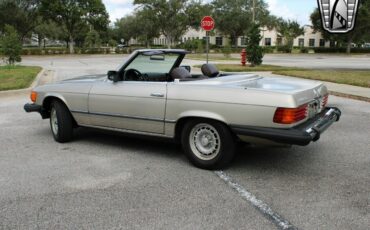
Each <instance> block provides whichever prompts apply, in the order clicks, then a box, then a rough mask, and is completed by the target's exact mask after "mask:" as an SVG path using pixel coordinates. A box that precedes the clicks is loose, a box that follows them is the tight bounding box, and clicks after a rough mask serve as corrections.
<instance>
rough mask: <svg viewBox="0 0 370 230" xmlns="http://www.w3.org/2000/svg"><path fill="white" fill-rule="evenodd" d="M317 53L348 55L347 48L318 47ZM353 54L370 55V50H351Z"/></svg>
mask: <svg viewBox="0 0 370 230" xmlns="http://www.w3.org/2000/svg"><path fill="white" fill-rule="evenodd" d="M313 49H314V51H315V53H346V52H347V48H346V47H330V48H329V47H317V48H313ZM351 53H370V48H351Z"/></svg>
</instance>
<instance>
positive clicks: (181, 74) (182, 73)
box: [170, 67, 191, 80]
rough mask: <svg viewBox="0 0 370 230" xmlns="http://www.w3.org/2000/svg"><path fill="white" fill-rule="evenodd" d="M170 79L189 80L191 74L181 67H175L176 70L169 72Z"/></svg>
mask: <svg viewBox="0 0 370 230" xmlns="http://www.w3.org/2000/svg"><path fill="white" fill-rule="evenodd" d="M170 75H171V77H172V79H174V80H175V79H180V80H181V79H185V78H191V74H190V73H189V71H187V70H186V69H185V68H182V67H177V68H174V69H173V70H172V71H171V74H170Z"/></svg>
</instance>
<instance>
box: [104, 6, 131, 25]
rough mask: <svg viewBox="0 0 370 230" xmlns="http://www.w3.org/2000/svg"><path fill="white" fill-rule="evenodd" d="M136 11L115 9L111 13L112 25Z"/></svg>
mask: <svg viewBox="0 0 370 230" xmlns="http://www.w3.org/2000/svg"><path fill="white" fill-rule="evenodd" d="M133 11H134V7H132V6H130V7H121V8H115V9H113V10H112V11H110V12H109V18H110V21H111V22H112V23H114V22H115V21H116V19H120V18H122V17H124V16H126V15H128V14H130V13H132V12H133Z"/></svg>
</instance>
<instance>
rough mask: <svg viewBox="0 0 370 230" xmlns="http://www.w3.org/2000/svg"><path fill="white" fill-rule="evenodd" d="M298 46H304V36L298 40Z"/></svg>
mask: <svg viewBox="0 0 370 230" xmlns="http://www.w3.org/2000/svg"><path fill="white" fill-rule="evenodd" d="M298 46H299V47H304V39H303V38H300V39H299V40H298Z"/></svg>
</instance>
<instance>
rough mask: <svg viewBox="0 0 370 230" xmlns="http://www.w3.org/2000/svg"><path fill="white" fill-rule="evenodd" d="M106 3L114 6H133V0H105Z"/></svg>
mask: <svg viewBox="0 0 370 230" xmlns="http://www.w3.org/2000/svg"><path fill="white" fill-rule="evenodd" d="M104 3H105V4H114V5H131V4H132V3H133V0H104Z"/></svg>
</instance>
